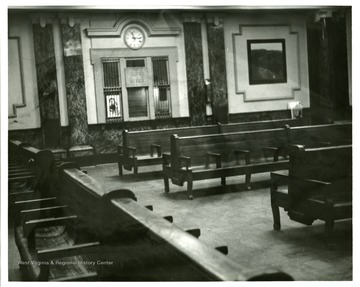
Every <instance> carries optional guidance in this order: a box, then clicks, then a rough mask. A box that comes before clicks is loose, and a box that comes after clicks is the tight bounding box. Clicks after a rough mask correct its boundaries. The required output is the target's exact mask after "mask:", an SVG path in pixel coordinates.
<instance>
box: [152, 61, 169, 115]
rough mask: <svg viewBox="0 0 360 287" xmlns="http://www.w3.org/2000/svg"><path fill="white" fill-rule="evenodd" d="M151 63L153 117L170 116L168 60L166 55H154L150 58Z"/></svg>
mask: <svg viewBox="0 0 360 287" xmlns="http://www.w3.org/2000/svg"><path fill="white" fill-rule="evenodd" d="M152 65H153V75H154V79H153V80H154V83H153V88H154V105H155V118H157V119H162V118H170V117H171V109H170V107H171V103H170V83H169V60H168V58H167V57H154V58H152Z"/></svg>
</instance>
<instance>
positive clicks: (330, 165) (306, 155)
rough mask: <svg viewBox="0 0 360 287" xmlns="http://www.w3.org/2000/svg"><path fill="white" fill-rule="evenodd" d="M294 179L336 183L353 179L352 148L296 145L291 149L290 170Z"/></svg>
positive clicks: (344, 146)
mask: <svg viewBox="0 0 360 287" xmlns="http://www.w3.org/2000/svg"><path fill="white" fill-rule="evenodd" d="M289 174H290V176H291V177H293V178H303V179H314V180H320V181H325V182H334V181H336V180H339V179H342V178H351V177H352V146H351V145H343V146H330V147H320V148H305V147H304V146H301V145H294V146H291V148H290V170H289Z"/></svg>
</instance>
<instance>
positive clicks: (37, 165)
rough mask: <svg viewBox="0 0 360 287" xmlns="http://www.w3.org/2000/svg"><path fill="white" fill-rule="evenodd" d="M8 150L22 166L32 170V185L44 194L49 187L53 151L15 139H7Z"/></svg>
mask: <svg viewBox="0 0 360 287" xmlns="http://www.w3.org/2000/svg"><path fill="white" fill-rule="evenodd" d="M9 151H10V152H11V153H16V158H17V160H18V161H19V163H21V164H22V165H23V167H26V168H28V169H29V170H31V171H33V172H34V174H35V177H34V179H33V182H32V187H33V189H34V190H36V191H39V192H40V193H41V194H43V195H45V194H46V193H47V192H48V191H49V188H50V175H51V172H52V168H53V165H54V155H53V153H52V152H51V151H50V150H46V149H44V150H39V149H37V148H34V147H32V146H30V145H29V144H27V143H22V142H20V141H17V140H11V141H9Z"/></svg>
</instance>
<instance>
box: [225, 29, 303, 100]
mask: <svg viewBox="0 0 360 287" xmlns="http://www.w3.org/2000/svg"><path fill="white" fill-rule="evenodd" d="M244 27H247V28H261V27H266V28H268V27H288V30H289V35H294V36H295V37H296V47H297V51H296V55H297V59H296V61H297V75H298V79H297V81H298V85H297V86H295V87H291V89H290V91H291V92H290V94H289V96H274V97H268V96H266V97H256V98H255V99H254V98H249V96H248V95H247V92H246V90H243V89H240V87H239V83H238V76H239V75H238V64H239V63H238V62H237V55H238V54H237V49H236V37H241V36H243V28H244ZM254 39H255V38H254ZM269 39H271V37H269ZM232 44H233V55H234V76H235V93H236V94H242V95H244V102H256V101H268V100H286V99H294V98H295V91H300V90H301V76H300V75H301V68H300V67H301V66H300V46H299V45H300V43H299V33H298V32H296V31H293V30H292V27H291V24H268V25H265V24H261V25H241V24H240V25H239V33H233V34H232Z"/></svg>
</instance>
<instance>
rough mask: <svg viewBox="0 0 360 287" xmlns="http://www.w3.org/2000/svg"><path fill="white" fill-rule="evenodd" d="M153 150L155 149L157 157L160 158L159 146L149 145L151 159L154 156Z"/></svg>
mask: <svg viewBox="0 0 360 287" xmlns="http://www.w3.org/2000/svg"><path fill="white" fill-rule="evenodd" d="M154 149H156V152H157V156H158V157H161V145H159V144H151V145H150V156H151V157H153V156H154Z"/></svg>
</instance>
